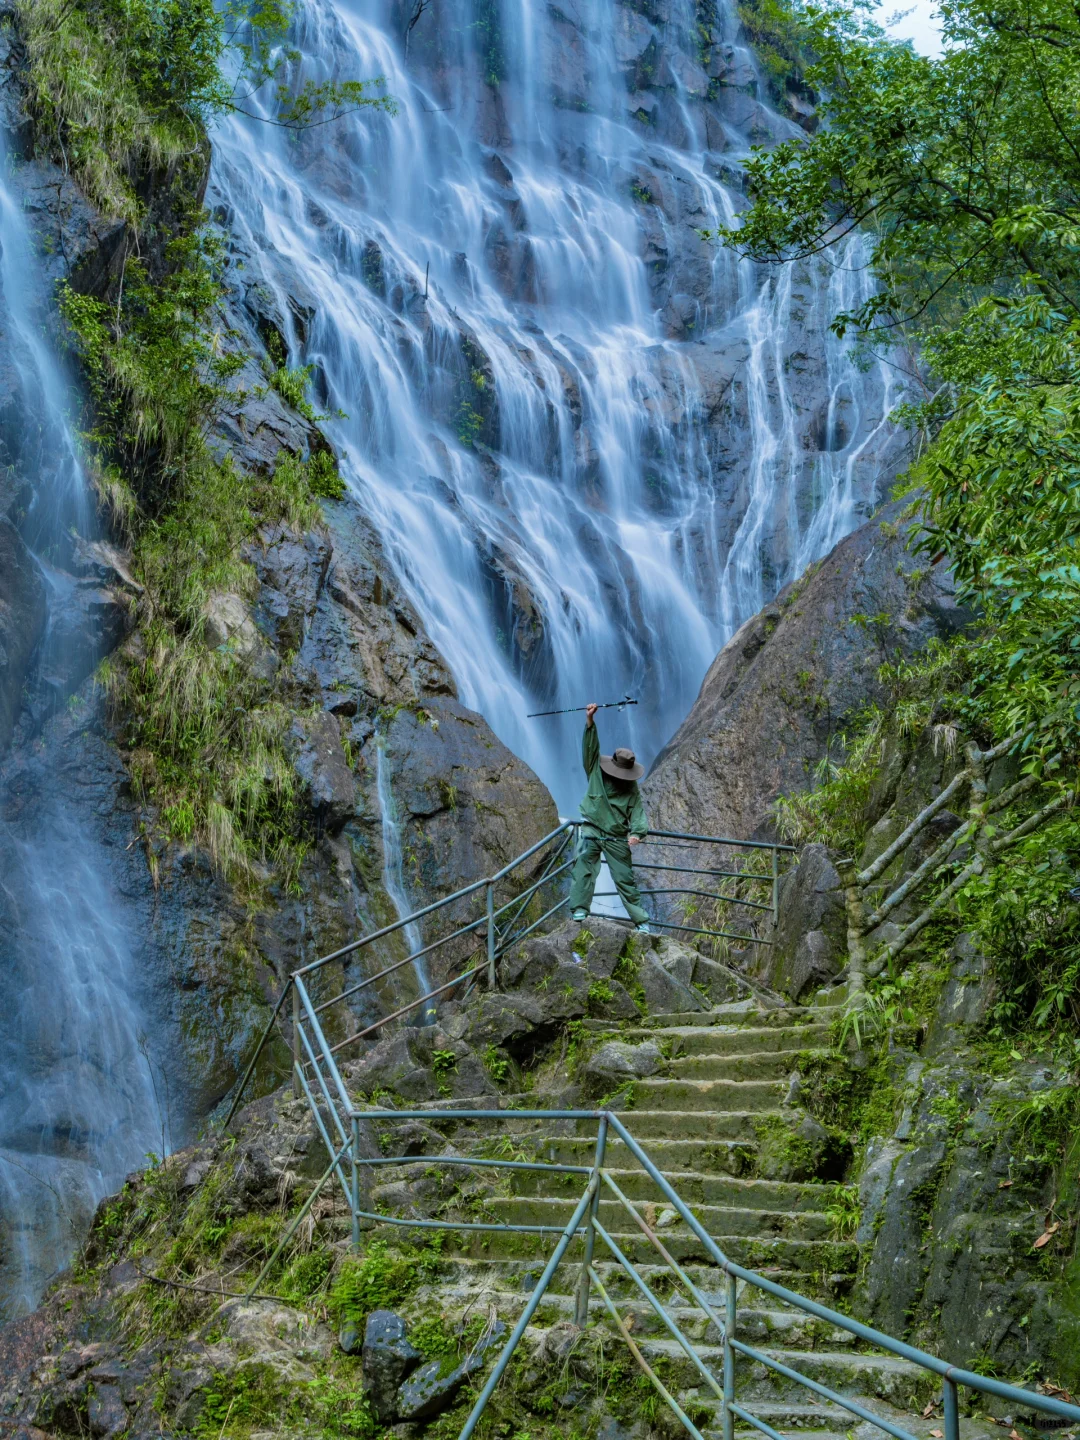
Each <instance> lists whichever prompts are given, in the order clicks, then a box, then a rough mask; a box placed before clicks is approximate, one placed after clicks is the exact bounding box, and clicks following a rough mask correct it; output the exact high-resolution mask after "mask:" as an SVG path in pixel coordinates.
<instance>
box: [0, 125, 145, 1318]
mask: <svg viewBox="0 0 1080 1440" xmlns="http://www.w3.org/2000/svg"><path fill="white" fill-rule="evenodd" d="M7 175H8V168H7V157H6V155H4V154H3V153H2V151H0V343H2V344H3V345H4V347H5V348H6V351H7V355H8V357H9V360H10V364H11V365H12V367H13V368H14V369H15V370H17V373H18V377H19V385H20V388H21V392H22V394H21V401H22V404H21V410H20V424H21V426H22V431H23V433H22V435H21V437H20V438H21V441H22V456H23V462H24V465H26V469H27V473H29V474H33V476H34V479H35V482H36V490H35V496H34V500H33V502H32V505H31V506H30V507H29V511H28V514H27V516H26V519H25V522H24V526H23V530H24V534H25V536H26V539H27V541H28V543H29V544H30V545H31V547H32V549H33V551H34V553H35V555H36V556H37V558H38V562H39V564H40V565H41V567H42V571H43V574H44V575H45V578H46V581H47V591H48V595H49V619H48V622H47V628H46V635H45V639H44V641H43V642H42V653H41V654H40V655H39V658H38V666H37V668H38V673H39V677H41V683H42V684H43V685H44V687H45V689H46V690H47V691H48V692H49V693H50V696H51V703H52V705H53V706H55V705H58V704H60V703H61V702H62V701H63V700H64V699H65V698H66V695H67V694H69V693H70V692H71V690H72V689H73V688H74V685H75V684H77V683H78V681H79V680H80V679H81V678H82V676H83V675H85V674H86V673H87V671H88V670H89V669H90V668H91V667H92V665H93V664H94V662H95V659H96V658H97V657H96V656H95V655H94V654H89V655H87V654H82V653H73V651H72V634H73V633H75V632H73V631H72V629H71V628H70V627H69V626H67V625H66V624H65V623H63V622H62V621H60V620H58V618H57V617H58V616H61V615H62V614H63V613H64V611H65V608H66V606H67V604H68V599H69V597H70V595H71V593H72V592H73V591H74V589H75V586H76V582H75V580H74V578H73V577H72V576H71V574H70V573H68V571H67V569H66V566H67V565H68V563H69V562H70V559H71V555H72V544H73V532H81V533H82V534H83V535H85V534H86V531H87V525H88V523H89V516H90V513H91V506H90V503H89V498H88V495H87V492H86V486H85V481H84V477H83V475H82V471H81V469H80V467H79V463H78V456H77V451H76V447H75V443H74V439H73V436H72V433H71V430H70V429H69V427H68V424H67V420H66V415H65V411H66V407H67V398H68V397H67V391H66V387H65V384H64V381H63V377H62V375H61V373H60V370H59V367H58V366H57V364H56V362H55V360H54V358H53V356H52V354H51V352H50V350H49V348H48V345H47V343H46V341H45V339H44V338H43V337H44V334H45V330H44V326H43V316H44V314H45V311H46V305H45V296H44V295H43V293H42V291H43V287H42V285H41V283H40V277H39V274H38V271H37V267H36V263H35V260H34V257H33V254H32V250H31V246H30V242H29V237H28V235H27V233H26V229H25V226H24V223H23V218H22V214H21V212H20V208H19V205H18V203H17V202H16V200H15V198H14V196H13V194H12V191H11V189H10V188H9V185H8V182H7ZM30 460H32V462H33V469H31V468H30V465H29V463H28V462H29V461H30ZM84 645H85V641H84ZM45 713H46V714H47V713H48V710H47V708H46V710H45ZM53 766H54V767H55V768H54V769H53V770H52V771H51V772H50V769H49V767H48V765H47V764H43V765H42V764H39V765H38V766H37V767H36V769H35V768H34V766H33V765H31V766H30V768H29V771H28V772H27V773H23V774H21V775H20V777H19V782H18V784H15V783H14V782H12V781H11V778H10V776H9V777H8V779H7V781H0V984H2V993H3V1003H2V1005H0V1315H5V1314H6V1315H17V1314H21V1313H24V1312H25V1311H27V1310H30V1309H32V1308H33V1307H34V1305H36V1304H37V1302H38V1300H39V1299H40V1296H41V1293H42V1291H43V1290H44V1288H45V1286H46V1284H47V1283H48V1281H49V1280H50V1279H51V1278H52V1277H53V1276H54V1275H55V1274H56V1273H57V1272H58V1271H59V1270H61V1269H63V1268H64V1266H65V1265H66V1264H67V1263H68V1262H69V1260H70V1258H71V1256H72V1255H73V1254H74V1253H75V1251H76V1249H77V1247H78V1245H79V1244H80V1243H81V1241H82V1238H83V1236H84V1235H85V1233H86V1229H87V1227H88V1225H89V1223H90V1219H91V1217H92V1216H93V1213H94V1210H95V1208H96V1206H97V1204H98V1202H99V1201H100V1200H101V1199H102V1198H103V1197H104V1196H106V1195H108V1194H111V1193H113V1192H114V1191H115V1190H117V1189H118V1188H119V1186H120V1184H121V1183H122V1182H123V1178H124V1176H125V1174H127V1173H128V1172H129V1171H130V1170H132V1169H133V1168H134V1167H135V1166H136V1165H138V1164H140V1163H144V1162H145V1156H146V1154H147V1152H148V1151H156V1152H158V1153H161V1152H162V1151H163V1150H164V1149H165V1148H167V1147H168V1145H169V1136H168V1117H167V1106H165V1105H164V1104H163V1103H159V1095H158V1093H157V1091H158V1087H157V1085H156V1084H155V1076H154V1074H153V1073H152V1071H151V1049H150V1043H149V1040H148V1038H147V1034H146V1024H145V1021H144V1019H143V1017H142V1014H141V1012H140V1007H139V1004H138V1001H137V998H136V995H137V984H136V975H135V966H134V959H133V949H134V945H133V933H134V932H133V926H132V924H131V922H130V920H129V918H128V916H127V914H126V912H125V906H124V903H123V901H122V900H121V898H120V897H119V896H118V895H117V894H116V893H115V890H114V888H113V886H112V885H111V884H110V881H109V879H108V866H107V864H106V860H105V856H104V854H103V853H102V851H101V849H100V846H99V844H98V842H97V841H96V840H95V838H94V837H93V836H92V835H90V834H88V833H87V832H86V831H85V829H84V828H83V827H82V825H81V824H80V821H79V819H78V818H77V816H76V807H75V806H74V804H73V803H72V802H73V795H72V786H73V784H74V785H75V786H77V785H78V784H79V783H80V777H79V776H78V775H77V774H73V773H71V770H70V767H64V766H61V765H59V764H58V763H57V762H56V761H55V759H54V761H53ZM162 1099H163V1097H162Z"/></svg>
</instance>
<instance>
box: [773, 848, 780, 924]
mask: <svg viewBox="0 0 1080 1440" xmlns="http://www.w3.org/2000/svg"><path fill="white" fill-rule="evenodd" d="M772 921H773V924H774V925H779V924H780V853H779V851H778V850H777V848H776V846H775V845H774V846H773V847H772Z"/></svg>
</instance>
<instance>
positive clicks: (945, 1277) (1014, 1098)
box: [856, 937, 1080, 1384]
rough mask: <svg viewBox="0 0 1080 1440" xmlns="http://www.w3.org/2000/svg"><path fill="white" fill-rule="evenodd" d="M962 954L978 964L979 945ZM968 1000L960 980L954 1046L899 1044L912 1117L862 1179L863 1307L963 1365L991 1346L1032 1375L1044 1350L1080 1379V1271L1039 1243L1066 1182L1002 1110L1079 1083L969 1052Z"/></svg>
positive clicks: (868, 1161)
mask: <svg viewBox="0 0 1080 1440" xmlns="http://www.w3.org/2000/svg"><path fill="white" fill-rule="evenodd" d="M965 938H966V937H965ZM961 949H966V950H969V949H970V947H961ZM960 963H961V964H962V965H965V964H966V965H970V963H971V955H970V953H968V954H966V955H965V957H964V958H963V960H962V961H961V962H960ZM973 988H975V989H978V986H977V985H976V986H974V987H973ZM955 1011H956V1004H955V996H954V995H952V994H950V993H949V990H948V989H947V990H946V992H945V993H944V994H943V996H942V1000H941V1002H940V1004H939V1007H938V1014H937V1017H936V1019H935V1020H934V1022H933V1026H936V1025H938V1024H939V1023H942V1022H943V1021H947V1020H948V1021H950V1023H952V1024H953V1028H952V1031H951V1035H950V1039H951V1046H950V1050H949V1053H947V1054H944V1053H943V1054H940V1055H931V1056H928V1057H926V1058H922V1057H916V1056H914V1055H912V1054H905V1053H904V1052H902V1051H897V1052H896V1054H895V1069H896V1071H897V1073H898V1080H899V1083H900V1087H901V1090H902V1096H903V1107H902V1114H901V1118H900V1121H899V1124H898V1125H897V1126H896V1129H895V1131H894V1133H893V1134H892V1135H887V1136H880V1137H877V1138H875V1139H874V1140H872V1141H871V1143H870V1145H869V1146H868V1148H867V1152H866V1158H865V1163H864V1165H863V1170H862V1176H861V1179H860V1182H859V1189H860V1203H861V1223H860V1228H859V1234H858V1239H859V1240H860V1241H861V1242H862V1243H864V1244H865V1245H866V1247H867V1263H866V1266H865V1270H864V1273H863V1278H862V1281H861V1283H860V1286H859V1289H858V1291H857V1297H856V1298H857V1301H858V1304H859V1307H860V1312H861V1313H862V1314H864V1315H866V1316H867V1318H868V1319H869V1320H870V1323H871V1324H873V1325H876V1326H878V1327H879V1328H881V1329H883V1330H886V1331H888V1332H890V1333H892V1334H894V1335H907V1336H909V1337H911V1338H912V1339H913V1340H914V1343H916V1344H922V1345H924V1346H926V1348H928V1349H930V1350H934V1351H936V1352H937V1353H944V1352H947V1353H948V1354H949V1355H950V1357H951V1358H954V1360H955V1362H956V1363H958V1364H960V1365H967V1366H969V1367H971V1368H979V1365H980V1364H985V1357H987V1356H992V1357H993V1359H994V1361H995V1363H996V1364H997V1365H999V1366H1000V1367H1002V1368H1003V1369H1005V1370H1008V1371H1015V1372H1017V1373H1019V1372H1021V1371H1022V1370H1023V1369H1024V1367H1025V1366H1026V1365H1027V1364H1028V1363H1029V1362H1030V1361H1031V1359H1032V1358H1034V1357H1036V1356H1037V1357H1039V1360H1040V1363H1042V1364H1044V1365H1046V1366H1047V1367H1049V1368H1050V1369H1051V1370H1053V1373H1055V1374H1056V1375H1059V1376H1061V1377H1062V1381H1063V1383H1066V1384H1075V1383H1076V1379H1077V1376H1078V1375H1080V1370H1078V1368H1077V1357H1078V1356H1080V1325H1078V1323H1077V1318H1076V1310H1075V1300H1074V1298H1072V1297H1074V1295H1075V1282H1073V1283H1072V1284H1071V1285H1070V1271H1069V1267H1068V1265H1067V1264H1064V1265H1063V1264H1062V1257H1061V1255H1060V1254H1059V1255H1057V1256H1056V1257H1053V1258H1051V1259H1050V1260H1049V1262H1047V1261H1046V1260H1045V1259H1044V1260H1043V1261H1042V1262H1040V1258H1039V1257H1040V1253H1041V1252H1040V1250H1037V1249H1035V1248H1034V1245H1035V1241H1036V1240H1037V1239H1038V1238H1039V1236H1040V1234H1041V1233H1042V1232H1043V1231H1044V1229H1045V1228H1046V1226H1047V1223H1048V1222H1047V1221H1046V1219H1045V1217H1046V1216H1047V1215H1048V1214H1049V1207H1052V1206H1053V1205H1054V1203H1055V1202H1056V1200H1057V1192H1058V1181H1057V1179H1056V1178H1055V1176H1054V1173H1053V1170H1052V1168H1050V1167H1047V1166H1045V1165H1044V1164H1040V1163H1038V1162H1036V1161H1035V1160H1034V1159H1033V1157H1032V1156H1031V1154H1030V1153H1029V1151H1030V1149H1031V1146H1030V1144H1029V1143H1026V1142H1025V1141H1023V1140H1021V1139H1020V1138H1019V1137H1018V1135H1017V1134H1016V1132H1015V1130H1013V1129H1012V1128H1011V1127H1010V1126H1009V1125H1008V1124H1006V1123H1004V1121H1003V1116H1004V1115H1005V1114H1007V1113H1008V1112H1009V1111H1010V1110H1011V1109H1012V1108H1014V1107H1015V1106H1017V1105H1019V1104H1021V1103H1023V1102H1026V1101H1030V1098H1031V1097H1032V1096H1033V1095H1037V1094H1045V1093H1046V1092H1047V1091H1048V1090H1052V1089H1055V1088H1058V1087H1061V1086H1063V1085H1068V1084H1070V1083H1071V1082H1070V1080H1069V1077H1068V1074H1067V1073H1066V1072H1063V1071H1061V1070H1060V1069H1055V1068H1054V1067H1052V1066H1047V1065H1044V1064H1040V1063H1038V1062H1027V1063H1024V1064H1020V1065H1018V1066H1016V1068H1015V1069H1014V1071H1013V1072H1012V1073H1011V1074H1010V1075H1007V1076H1002V1077H1001V1078H999V1079H997V1080H993V1079H991V1078H990V1077H989V1076H987V1075H986V1074H985V1073H983V1072H982V1070H981V1067H980V1065H979V1063H978V1061H977V1060H976V1059H975V1057H974V1056H972V1054H971V1052H970V1051H968V1050H967V1049H966V1042H967V1041H968V1040H969V1039H970V1037H971V1034H972V1032H971V1030H970V1028H967V1027H964V1026H959V1027H957V1026H956V1024H955ZM1046 1248H1047V1249H1048V1250H1050V1251H1051V1252H1052V1251H1053V1249H1054V1248H1055V1247H1054V1245H1051V1246H1047V1247H1046Z"/></svg>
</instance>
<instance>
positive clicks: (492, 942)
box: [487, 880, 495, 990]
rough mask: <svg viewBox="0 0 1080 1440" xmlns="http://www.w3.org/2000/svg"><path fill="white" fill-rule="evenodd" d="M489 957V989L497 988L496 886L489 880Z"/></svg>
mask: <svg viewBox="0 0 1080 1440" xmlns="http://www.w3.org/2000/svg"><path fill="white" fill-rule="evenodd" d="M487 958H488V989H489V990H494V989H495V886H494V885H493V884H492V883H491V881H490V880H489V881H488V887H487Z"/></svg>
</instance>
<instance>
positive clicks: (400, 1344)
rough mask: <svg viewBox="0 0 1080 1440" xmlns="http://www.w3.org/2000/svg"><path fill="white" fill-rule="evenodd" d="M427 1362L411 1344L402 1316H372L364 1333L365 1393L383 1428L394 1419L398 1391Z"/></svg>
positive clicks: (379, 1312)
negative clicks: (407, 1378) (413, 1372)
mask: <svg viewBox="0 0 1080 1440" xmlns="http://www.w3.org/2000/svg"><path fill="white" fill-rule="evenodd" d="M423 1358H424V1357H423V1355H421V1353H420V1351H419V1350H417V1349H416V1348H415V1346H413V1345H411V1344H410V1343H409V1339H408V1336H407V1335H406V1334H405V1321H404V1320H402V1318H401V1316H400V1315H395V1314H394V1312H393V1311H392V1310H373V1311H372V1312H371V1314H370V1315H369V1316H368V1318H367V1325H366V1326H365V1329H364V1348H363V1360H364V1389H365V1391H366V1392H367V1394H368V1396H369V1398H370V1400H371V1408H372V1409H373V1410H374V1412H375V1418H376V1419H377V1420H379V1421H380V1422H381V1423H382V1424H384V1425H385V1424H387V1423H388V1422H389V1421H391V1420H392V1419H393V1418H394V1412H395V1410H396V1408H397V1392H398V1387H399V1386H400V1385H401V1384H402V1382H403V1381H404V1379H405V1377H406V1376H407V1375H408V1374H409V1372H410V1371H412V1370H415V1369H416V1367H417V1365H419V1363H420V1361H421V1360H422V1359H423Z"/></svg>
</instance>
